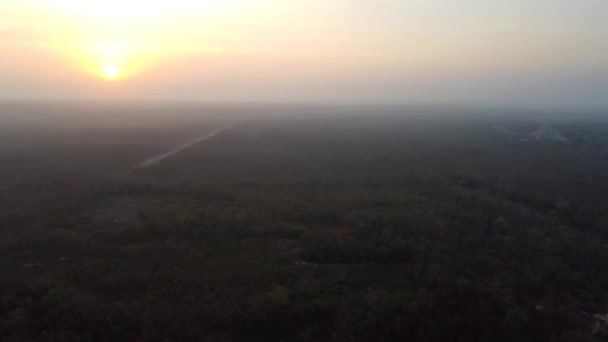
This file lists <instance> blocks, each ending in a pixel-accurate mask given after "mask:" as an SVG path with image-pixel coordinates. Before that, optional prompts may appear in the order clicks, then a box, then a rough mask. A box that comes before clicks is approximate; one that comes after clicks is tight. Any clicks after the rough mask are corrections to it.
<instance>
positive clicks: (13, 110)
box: [0, 105, 608, 341]
mask: <svg viewBox="0 0 608 342" xmlns="http://www.w3.org/2000/svg"><path fill="white" fill-rule="evenodd" d="M91 106H92V105H91ZM91 106H84V107H83V106H81V107H78V106H73V107H61V106H57V105H53V106H50V107H49V106H41V107H31V106H29V107H28V106H18V105H12V106H4V107H3V109H2V115H3V116H2V117H1V118H0V125H2V129H1V130H0V132H1V133H0V163H1V165H2V167H1V168H0V177H1V178H0V203H1V206H0V266H1V269H2V272H0V335H1V336H2V339H3V340H9V341H24V340H57V341H71V340H95V341H96V340H102V341H122V340H125V341H134V340H143V341H157V340H167V341H169V340H197V341H198V340H206V341H215V340H217V341H225V340H261V341H269V340H277V341H323V340H336V341H350V340H397V341H474V340H478V341H520V340H540V341H543V340H546V341H562V340H565V341H585V340H594V339H601V336H600V337H593V336H592V335H591V334H590V333H589V326H590V325H591V323H592V322H593V321H592V320H591V319H590V318H589V317H588V316H586V315H585V314H583V313H582V312H587V313H592V314H593V313H605V312H606V311H608V307H607V304H608V293H607V292H606V288H607V287H608V248H607V245H606V243H607V242H608V208H607V203H608V202H606V194H607V193H608V173H607V171H608V122H606V121H604V120H602V119H593V120H591V119H589V120H582V119H580V120H572V121H571V122H568V121H563V120H561V121H558V122H556V123H555V124H554V127H555V128H557V129H559V130H560V131H561V132H562V133H563V134H564V135H566V136H568V137H570V138H571V142H569V143H563V142H552V141H514V140H510V139H506V138H505V136H504V134H503V133H501V132H499V131H496V130H493V129H492V128H491V127H492V125H493V124H496V123H497V122H500V123H501V124H505V125H509V127H511V128H512V129H513V130H517V131H519V132H523V133H526V134H527V133H529V132H532V131H534V130H535V129H536V128H538V127H539V125H540V124H541V123H542V121H540V120H538V119H534V118H525V116H524V118H519V119H516V118H515V116H513V117H510V116H508V115H505V116H501V117H499V118H491V117H489V116H481V115H479V116H473V115H458V116H450V115H397V113H382V112H377V113H376V112H374V109H373V108H370V109H368V110H369V113H367V114H366V115H360V114H356V113H353V114H349V115H345V114H344V113H336V112H337V111H336V110H333V113H327V114H325V113H323V115H321V119H320V118H319V114H318V112H315V111H316V110H317V109H308V110H307V109H300V111H301V112H303V113H305V114H307V115H300V116H298V115H291V116H289V115H286V116H285V117H283V118H263V117H261V116H259V115H255V116H251V117H247V118H246V120H243V117H242V116H241V117H239V116H238V115H236V113H238V112H239V110H231V111H227V112H226V111H224V112H223V111H222V109H208V108H207V109H204V108H199V109H195V108H181V109H179V110H177V109H173V110H171V111H169V109H168V108H156V107H154V108H141V107H137V108H129V107H124V108H123V107H109V108H107V107H103V106H102V107H94V106H93V107H91ZM91 108H93V109H91ZM59 110H63V111H65V113H64V112H61V113H62V115H59V114H58V113H57V111H59ZM274 110H275V111H276V112H277V113H280V112H281V111H282V110H285V109H274ZM241 111H243V112H244V113H247V110H246V109H244V110H241ZM257 111H258V112H262V110H260V109H257ZM327 111H328V112H332V110H327ZM91 112H92V113H91ZM176 112H179V113H180V114H179V115H177V114H175V113H176ZM150 113H154V115H152V114H150ZM167 113H169V114H167ZM209 113H213V114H214V115H210V114H209ZM92 118H93V119H92ZM91 120H93V121H91ZM235 120H236V121H238V122H240V124H239V125H238V126H236V127H235V128H233V129H231V130H229V131H226V132H224V133H223V134H221V135H219V136H217V137H216V138H214V139H212V140H209V141H207V142H205V143H202V144H199V145H196V146H195V147H193V148H191V149H189V150H186V151H183V152H182V153H180V154H178V155H175V156H173V157H172V158H170V159H167V160H165V161H164V162H162V163H161V164H160V165H158V166H154V167H150V168H145V169H138V168H133V166H135V165H137V164H138V162H140V161H142V160H144V159H145V158H147V157H150V156H152V155H154V154H157V153H159V152H163V151H164V150H167V149H170V148H171V147H172V146H174V145H176V144H179V143H181V142H183V141H184V140H188V139H190V138H191V137H196V136H197V134H200V133H201V132H204V131H205V130H210V129H212V128H214V127H218V126H221V125H224V124H226V122H231V121H235Z"/></svg>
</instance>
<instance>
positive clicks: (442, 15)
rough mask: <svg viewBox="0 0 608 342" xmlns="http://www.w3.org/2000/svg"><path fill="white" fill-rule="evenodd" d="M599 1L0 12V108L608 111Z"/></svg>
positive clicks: (41, 2) (149, 5)
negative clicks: (185, 103)
mask: <svg viewBox="0 0 608 342" xmlns="http://www.w3.org/2000/svg"><path fill="white" fill-rule="evenodd" d="M607 94H608V1H606V0H509V1H488V0H224V1H221V0H198V1H186V0H171V1H153V0H147V1H137V0H132V1H129V0H105V1H86V0H46V1H45V0H0V98H4V99H12V98H73V99H77V98H100V99H101V98H103V99H105V98H119V99H123V98H125V99H128V98H154V99H189V100H202V101H217V100H220V101H226V100H228V101H229V100H239V101H248V100H253V101H266V100H270V101H286V100H296V101H358V102H383V101H389V102H461V103H513V104H518V105H521V104H523V105H525V104H548V105H561V104H566V105H608V96H606V95H607Z"/></svg>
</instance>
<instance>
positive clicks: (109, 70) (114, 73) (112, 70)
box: [101, 65, 122, 81]
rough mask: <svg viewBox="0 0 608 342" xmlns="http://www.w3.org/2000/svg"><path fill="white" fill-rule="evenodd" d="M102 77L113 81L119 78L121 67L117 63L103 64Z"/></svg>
mask: <svg viewBox="0 0 608 342" xmlns="http://www.w3.org/2000/svg"><path fill="white" fill-rule="evenodd" d="M101 72H102V74H103V77H104V78H105V79H107V80H109V81H115V80H118V79H119V78H120V75H121V74H122V69H121V67H119V66H118V65H105V66H103V67H101Z"/></svg>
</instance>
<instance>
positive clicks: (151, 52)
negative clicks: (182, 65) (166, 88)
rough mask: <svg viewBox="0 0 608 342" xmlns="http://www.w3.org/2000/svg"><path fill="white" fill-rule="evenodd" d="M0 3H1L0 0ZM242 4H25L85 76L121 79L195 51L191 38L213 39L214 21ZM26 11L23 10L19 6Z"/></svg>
mask: <svg viewBox="0 0 608 342" xmlns="http://www.w3.org/2000/svg"><path fill="white" fill-rule="evenodd" d="M0 2H1V0H0ZM245 3H246V1H245V0H196V1H194V0H173V1H157V0H105V1H101V0H28V2H27V7H28V8H30V9H31V10H32V11H34V12H36V13H38V14H39V15H40V17H39V18H40V22H42V23H44V24H45V27H46V26H49V27H53V29H52V30H48V31H47V32H46V34H47V35H48V37H49V38H48V40H49V41H52V42H53V45H55V46H57V48H58V50H60V53H61V54H62V55H65V56H67V57H69V58H70V59H72V60H73V61H74V62H75V64H76V66H77V67H78V68H79V69H81V70H82V71H85V72H86V73H87V74H89V75H93V76H95V77H97V78H102V79H106V80H112V81H115V80H122V79H126V78H130V77H132V76H133V75H135V74H140V73H142V72H144V71H145V70H149V68H150V67H151V66H152V64H155V63H156V62H158V61H160V60H162V59H163V58H164V59H166V58H170V57H171V56H174V55H177V54H179V53H180V51H183V50H188V49H197V48H200V46H199V45H196V44H192V40H193V39H195V38H193V37H197V35H198V37H204V38H203V39H208V38H209V37H212V36H216V35H217V34H216V33H215V32H213V31H211V30H210V29H209V27H212V26H213V25H214V23H216V22H218V21H223V20H227V18H234V17H235V16H236V15H237V12H238V13H242V12H243V11H244V7H245V6H244V4H245ZM24 6H26V5H24Z"/></svg>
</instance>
